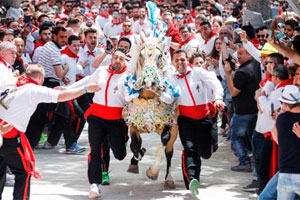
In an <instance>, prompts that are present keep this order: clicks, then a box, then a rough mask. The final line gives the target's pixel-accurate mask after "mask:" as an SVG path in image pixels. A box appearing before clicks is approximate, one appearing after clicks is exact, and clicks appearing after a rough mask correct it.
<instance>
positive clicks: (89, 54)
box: [87, 51, 95, 57]
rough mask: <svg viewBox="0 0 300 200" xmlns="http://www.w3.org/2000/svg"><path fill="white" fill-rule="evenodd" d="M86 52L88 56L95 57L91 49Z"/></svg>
mask: <svg viewBox="0 0 300 200" xmlns="http://www.w3.org/2000/svg"><path fill="white" fill-rule="evenodd" d="M87 54H88V56H93V57H95V54H94V52H92V51H87Z"/></svg>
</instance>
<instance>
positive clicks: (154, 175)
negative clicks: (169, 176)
mask: <svg viewBox="0 0 300 200" xmlns="http://www.w3.org/2000/svg"><path fill="white" fill-rule="evenodd" d="M146 176H147V177H148V178H150V179H152V180H154V181H155V180H156V179H157V177H158V172H154V171H153V170H152V169H151V167H149V169H147V171H146Z"/></svg>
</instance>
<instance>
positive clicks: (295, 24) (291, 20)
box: [284, 19, 298, 29]
mask: <svg viewBox="0 0 300 200" xmlns="http://www.w3.org/2000/svg"><path fill="white" fill-rule="evenodd" d="M284 25H290V26H291V27H292V28H293V29H295V27H296V26H298V22H297V21H296V20H293V19H289V20H286V21H285V23H284Z"/></svg>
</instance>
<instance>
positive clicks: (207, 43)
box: [202, 30, 218, 55]
mask: <svg viewBox="0 0 300 200" xmlns="http://www.w3.org/2000/svg"><path fill="white" fill-rule="evenodd" d="M217 37H218V35H217V34H216V33H215V32H214V31H213V30H212V31H211V34H210V36H209V37H208V38H207V39H204V43H203V47H202V49H203V51H204V52H205V54H206V55H208V54H210V53H211V51H212V50H213V48H214V44H215V40H216V38H217Z"/></svg>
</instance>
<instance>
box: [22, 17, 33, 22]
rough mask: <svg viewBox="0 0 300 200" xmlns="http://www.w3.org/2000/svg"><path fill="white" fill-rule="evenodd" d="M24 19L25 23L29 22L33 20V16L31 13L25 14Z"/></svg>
mask: <svg viewBox="0 0 300 200" xmlns="http://www.w3.org/2000/svg"><path fill="white" fill-rule="evenodd" d="M23 21H24V23H29V22H31V17H30V16H29V15H25V16H24V20H23Z"/></svg>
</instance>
